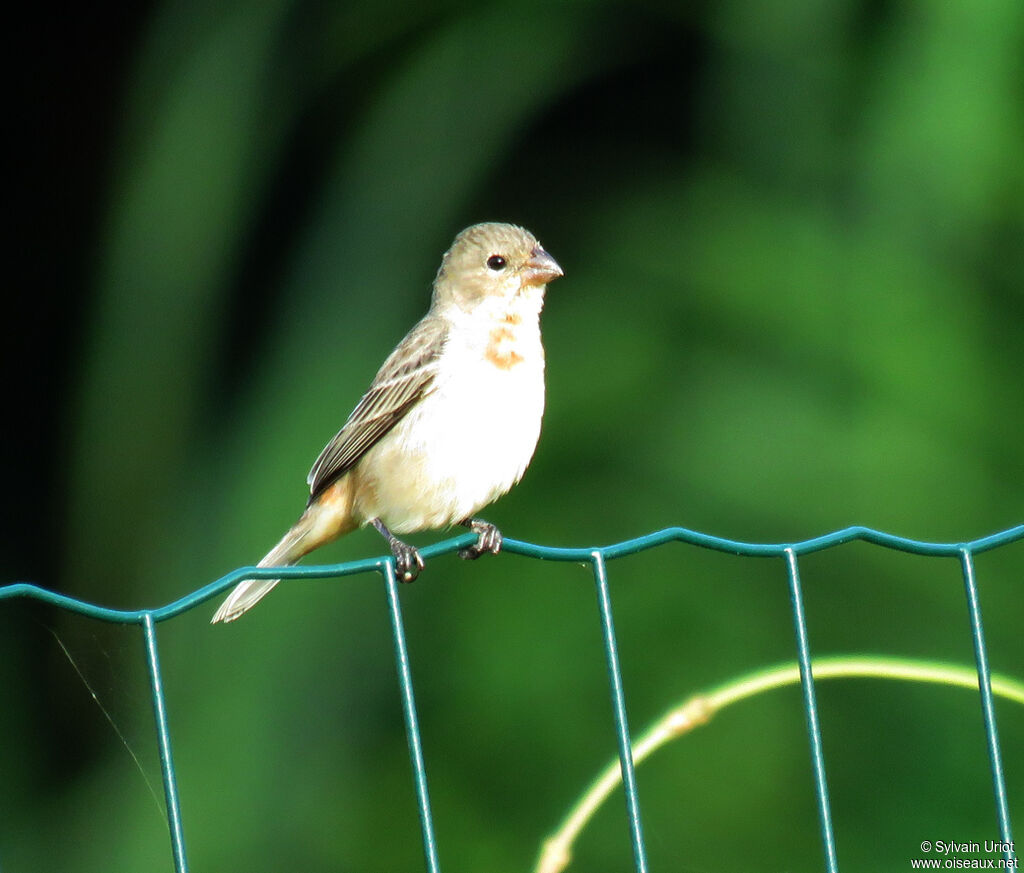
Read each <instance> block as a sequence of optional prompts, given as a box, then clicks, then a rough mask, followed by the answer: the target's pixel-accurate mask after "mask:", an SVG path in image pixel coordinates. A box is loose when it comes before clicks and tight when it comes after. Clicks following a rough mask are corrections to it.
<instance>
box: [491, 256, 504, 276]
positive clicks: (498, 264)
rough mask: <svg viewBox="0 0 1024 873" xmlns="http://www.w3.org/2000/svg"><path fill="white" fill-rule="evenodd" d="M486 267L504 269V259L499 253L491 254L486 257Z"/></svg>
mask: <svg viewBox="0 0 1024 873" xmlns="http://www.w3.org/2000/svg"><path fill="white" fill-rule="evenodd" d="M487 267H488V269H491V270H494V271H495V272H497V271H498V270H504V269H505V259H504V258H503V257H502V256H501V255H491V256H490V257H489V258H488V259H487Z"/></svg>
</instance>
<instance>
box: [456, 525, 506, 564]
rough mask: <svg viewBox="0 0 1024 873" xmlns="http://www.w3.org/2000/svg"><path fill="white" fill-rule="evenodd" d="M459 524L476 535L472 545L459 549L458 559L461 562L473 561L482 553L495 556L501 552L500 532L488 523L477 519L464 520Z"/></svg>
mask: <svg viewBox="0 0 1024 873" xmlns="http://www.w3.org/2000/svg"><path fill="white" fill-rule="evenodd" d="M459 524H461V525H462V526H463V527H468V528H469V529H470V530H471V531H473V533H475V534H476V535H477V541H476V542H475V543H473V545H471V546H466V548H464V549H459V557H460V558H462V559H463V560H465V561H475V560H476V559H477V558H479V557H480V556H481V555H482V554H483V553H484V552H490V553H491V554H492V555H496V554H498V552H500V551H501V542H502V540H501V531H500V530H498V529H497V528H496V527H495V526H494V525H493V524H491V523H490V522H489V521H481V520H480V519H479V518H464V519H463V520H462V521H460V522H459Z"/></svg>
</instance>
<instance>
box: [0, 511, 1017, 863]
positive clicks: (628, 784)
mask: <svg viewBox="0 0 1024 873" xmlns="http://www.w3.org/2000/svg"><path fill="white" fill-rule="evenodd" d="M475 539H476V535H475V534H463V535H462V536H459V537H455V538H452V539H449V540H446V541H444V542H441V543H437V544H435V545H433V546H428V547H427V548H425V549H422V550H421V553H422V555H423V557H424V558H431V557H435V556H437V555H442V554H446V553H448V552H453V551H456V550H457V549H460V548H463V547H465V546H467V545H469V544H470V543H472V542H474V541H475ZM1020 539H1024V525H1018V526H1017V527H1014V528H1010V529H1009V530H1005V531H1002V532H1000V533H996V534H992V535H991V536H987V537H982V538H981V539H977V540H973V541H971V542H963V543H927V542H920V541H917V540H910V539H905V538H903V537H899V536H895V535H893V534H888V533H883V532H881V531H877V530H872V529H871V528H865V527H848V528H845V529H843V530H839V531H835V532H834V533H830V534H828V535H826V536H821V537H816V538H815V539H810V540H805V541H803V542H798V543H743V542H737V541H735V540H728V539H722V538H720V537H714V536H710V535H709V534H703V533H698V532H696V531H691V530H687V529H685V528H679V527H674V528H668V529H666V530H662V531H658V532H656V533H651V534H648V535H646V536H641V537H637V538H635V539H630V540H625V541H623V542H620V543H615V544H614V545H609V546H602V547H600V548H580V549H564V548H553V547H550V546H539V545H535V544H533V543H526V542H522V541H520V540H514V539H506V540H505V541H504V546H503V549H504V550H505V551H507V552H513V553H515V554H518V555H523V556H526V557H529V558H536V559H540V560H547V561H569V562H573V563H586V564H589V565H590V566H591V568H592V570H593V574H594V582H595V585H596V595H597V608H598V614H599V617H600V621H601V629H602V640H603V643H604V656H605V660H606V663H607V668H608V682H609V693H610V698H611V704H612V712H613V715H614V723H615V734H616V740H617V742H618V749H619V761H620V764H621V769H622V783H623V788H624V793H625V799H626V816H627V820H628V826H629V833H630V839H631V840H632V846H633V860H634V865H635V869H636V871H637V873H646V871H647V869H648V866H647V855H646V849H645V847H644V836H643V828H642V826H641V819H640V801H639V797H638V795H637V788H636V778H635V775H634V770H633V757H632V750H631V744H630V733H629V726H628V723H627V719H626V701H625V691H624V689H623V685H622V673H621V670H620V669H619V655H618V648H617V645H616V642H615V623H614V620H613V615H612V603H611V589H610V586H609V582H608V576H609V574H608V563H609V561H612V560H615V559H617V558H623V557H626V556H628V555H633V554H636V553H637V552H641V551H644V550H646V549H652V548H656V547H658V546H662V545H664V544H666V543H669V542H682V543H688V544H690V545H693V546H698V547H701V548H705V549H713V550H716V551H720V552H727V553H730V554H735V555H746V556H751V557H762V558H769V559H775V560H777V561H779V563H780V571H781V568H783V567H784V570H785V573H786V576H787V579H788V583H789V593H790V600H791V604H792V611H793V627H794V631H795V635H796V651H797V660H798V663H799V665H800V677H801V686H802V691H803V707H804V714H805V717H806V721H807V734H808V738H809V741H810V753H811V770H812V776H813V779H814V786H815V791H816V797H817V807H818V817H819V826H820V831H821V840H822V850H823V854H824V869H825V870H826V871H828V873H836V871H838V870H839V862H838V860H837V858H836V847H835V838H834V834H833V828H832V815H831V811H830V804H829V791H828V780H827V778H826V767H825V754H824V751H823V746H822V738H821V729H820V726H819V724H818V710H817V704H816V703H815V691H814V679H813V676H812V673H811V651H810V645H809V643H808V631H807V621H806V617H805V614H804V603H803V594H802V592H801V587H800V569H799V560H800V557H801V556H803V555H806V554H809V553H811V552H818V551H822V550H824V549H829V548H833V547H835V546H838V545H841V544H843V543H847V542H850V541H852V540H863V541H865V542H869V543H874V544H875V545H878V546H882V547H885V548H889V549H897V550H899V551H903V552H910V553H913V554H917V555H926V556H931V557H939V558H954V559H956V560H958V561H959V563H960V567H961V571H962V573H963V581H964V590H965V593H966V598H967V614H968V619H969V625H970V633H971V638H972V641H973V644H974V656H975V663H976V667H977V673H978V687H979V690H980V694H981V710H982V718H983V722H984V727H985V742H986V745H987V749H988V758H989V767H990V770H991V776H992V789H993V793H994V795H995V814H996V822H997V826H998V830H999V838H1000V840H1001V841H1002V842H1003V843H1004V844H1006V845H1012V842H1013V835H1012V831H1011V827H1010V814H1009V807H1008V803H1007V798H1006V780H1005V777H1004V775H1003V764H1002V758H1001V754H1000V747H999V733H998V730H997V729H996V717H995V708H994V706H993V701H992V689H991V680H990V674H989V666H988V653H987V650H986V648H985V635H984V632H983V627H982V615H981V605H980V603H979V599H978V585H977V580H976V578H975V571H974V556H975V555H976V554H978V553H980V552H985V551H989V550H991V549H995V548H998V547H1000V546H1003V545H1006V544H1008V543H1011V542H1014V541H1016V540H1020ZM368 572H376V573H380V574H381V575H382V576H383V577H384V581H385V587H386V591H387V598H388V607H389V613H390V618H391V628H392V632H393V636H394V647H395V660H396V662H397V667H398V680H399V686H400V690H401V696H402V708H403V713H404V717H405V727H406V736H407V739H408V743H409V757H410V759H411V762H412V770H413V779H414V782H415V787H416V797H417V802H418V805H419V816H420V825H421V828H422V835H423V851H424V856H425V861H426V869H427V871H428V873H440V869H441V868H440V864H439V863H438V858H437V845H436V841H435V838H434V826H433V819H432V815H431V809H430V798H429V794H428V791H427V777H426V769H425V767H424V762H423V749H422V745H421V742H420V731H419V724H418V720H417V714H416V702H415V698H414V696H413V688H412V674H411V669H410V665H409V652H408V648H407V646H406V642H405V631H404V629H403V625H402V611H401V606H400V603H399V597H398V582H397V580H396V577H395V570H394V564H393V561H392V558H391V557H380V558H372V559H367V560H362V561H350V562H347V563H344V564H332V565H324V566H306V567H288V568H275V567H263V568H256V567H241V568H239V569H237V570H235V571H233V572H231V573H228V574H227V575H226V576H223V577H221V578H220V579H218V580H217V581H216V582H211V583H210V584H209V585H206V586H204V587H203V588H200V589H199V590H197V591H193V592H192V593H191V594H188V595H186V596H185V597H182V598H180V599H179V600H175V601H174V602H173V603H169V604H167V605H165V606H161V607H159V608H156V609H141V610H118V609H108V608H105V607H102V606H96V605H95V604H92V603H86V602H84V601H81V600H76V599H74V598H72V597H67V596H65V595H63V594H57V593H55V592H52V591H47V590H46V589H43V588H40V587H38V586H36V585H32V584H29V583H15V584H12V585H7V586H4V587H0V600H6V599H12V598H15V597H30V598H35V599H37V600H41V601H44V602H45V603H49V604H52V605H54V606H58V607H61V608H63V609H67V610H70V611H71V612H75V613H78V614H80V615H85V616H89V617H90V618H95V619H99V620H100V621H107V622H116V623H120V624H136V625H139V626H140V627H141V628H142V636H143V642H144V645H145V653H146V663H147V667H148V672H149V682H150V691H151V694H152V702H153V713H154V716H155V720H156V733H157V745H158V749H159V753H160V766H161V771H162V776H163V785H164V796H165V799H166V803H167V823H168V827H169V830H170V835H171V852H172V855H173V859H174V869H175V871H176V873H186V871H187V870H188V858H187V855H186V852H185V835H184V832H183V829H182V823H181V807H180V800H179V797H178V788H177V783H176V778H175V770H174V758H173V754H172V746H171V734H170V729H169V727H168V717H167V707H166V702H165V699H164V692H163V679H162V675H161V672H160V657H159V649H158V646H157V637H156V625H157V624H158V623H159V622H162V621H167V620H169V619H172V618H174V617H175V616H178V615H181V614H182V613H183V612H187V611H188V610H190V609H193V608H194V607H196V606H198V605H199V604H201V603H203V602H205V601H207V600H209V599H210V598H212V597H215V596H216V595H218V594H221V593H222V592H224V591H225V590H227V589H229V588H232V587H233V586H234V585H236V584H237V583H238V582H240V581H242V580H243V579H272V578H281V579H295V578H306V579H308V578H328V577H337V576H351V575H354V574H357V573H368ZM1003 855H1004V859H1005V860H1006V862H1008V863H1016V855H1015V853H1014V852H1013V850H1012V849H1009V850H1007V851H1005V852H1004V853H1003Z"/></svg>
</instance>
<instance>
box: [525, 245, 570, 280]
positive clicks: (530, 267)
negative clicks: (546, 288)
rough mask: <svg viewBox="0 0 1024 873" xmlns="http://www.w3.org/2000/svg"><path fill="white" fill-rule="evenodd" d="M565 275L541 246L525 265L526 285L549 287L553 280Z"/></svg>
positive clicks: (531, 254)
mask: <svg viewBox="0 0 1024 873" xmlns="http://www.w3.org/2000/svg"><path fill="white" fill-rule="evenodd" d="M563 275H565V274H564V273H563V272H562V268H561V267H559V266H558V262H557V261H556V260H555V259H554V258H553V257H551V255H549V254H548V253H547V252H546V251H544V249H542V248H541V247H540V246H535V247H534V249H533V251H532V252H530V258H529V260H527V262H526V263H525V264H524V265H523V284H524V285H547V284H548V282H550V281H552V280H553V279H557V278H558V277H559V276H563Z"/></svg>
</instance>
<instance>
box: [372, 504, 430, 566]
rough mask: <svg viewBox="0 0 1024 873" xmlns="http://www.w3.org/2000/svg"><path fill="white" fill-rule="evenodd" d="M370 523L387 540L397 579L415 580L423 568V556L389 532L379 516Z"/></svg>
mask: <svg viewBox="0 0 1024 873" xmlns="http://www.w3.org/2000/svg"><path fill="white" fill-rule="evenodd" d="M370 524H372V525H373V526H374V527H375V528H377V530H378V531H380V535H381V536H382V537H384V539H386V540H387V541H388V547H389V548H390V549H391V554H392V555H394V558H395V573H396V574H397V576H398V581H399V582H414V581H416V577H417V576H419V575H420V570H422V569H423V558H421V557H420V553H419V552H417V551H416V549H415V548H413V547H412V546H410V545H409V544H408V543H403V542H402V541H401V540H400V539H399V538H398V537H396V536H395V535H394V534H393V533H391V531H389V530H388V529H387V527H386V525H385V524H384V522H382V521H381V520H380V519H379V518H375V519H373V521H371V522H370Z"/></svg>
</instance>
